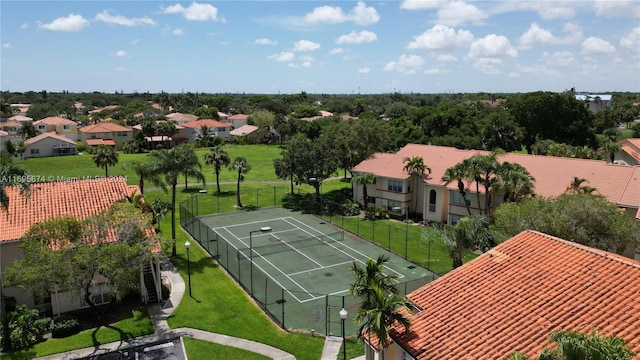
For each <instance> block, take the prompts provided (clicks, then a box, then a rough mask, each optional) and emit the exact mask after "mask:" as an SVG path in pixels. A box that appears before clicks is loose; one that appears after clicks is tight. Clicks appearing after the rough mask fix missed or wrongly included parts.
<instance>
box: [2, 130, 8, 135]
mask: <svg viewBox="0 0 640 360" xmlns="http://www.w3.org/2000/svg"><path fill="white" fill-rule="evenodd" d="M0 136H9V133H8V132H6V131H4V130H0Z"/></svg>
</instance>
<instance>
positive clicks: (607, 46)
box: [581, 36, 616, 55]
mask: <svg viewBox="0 0 640 360" xmlns="http://www.w3.org/2000/svg"><path fill="white" fill-rule="evenodd" d="M615 52H616V48H615V47H614V46H613V45H611V43H609V42H608V41H606V40H603V39H601V38H598V37H595V36H590V37H588V38H586V39H585V40H584V41H583V42H582V51H581V53H582V54H585V55H592V54H594V55H595V54H601V55H609V54H613V53H615Z"/></svg>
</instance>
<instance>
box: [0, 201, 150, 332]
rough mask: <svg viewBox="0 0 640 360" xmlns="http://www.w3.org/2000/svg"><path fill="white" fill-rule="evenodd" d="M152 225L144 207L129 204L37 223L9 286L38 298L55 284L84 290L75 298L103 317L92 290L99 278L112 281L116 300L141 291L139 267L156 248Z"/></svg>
mask: <svg viewBox="0 0 640 360" xmlns="http://www.w3.org/2000/svg"><path fill="white" fill-rule="evenodd" d="M148 227H149V224H148V221H147V218H146V217H144V216H143V215H142V213H141V212H140V210H139V209H136V208H135V207H134V206H133V205H132V204H128V203H124V202H120V203H116V204H114V205H113V206H112V207H111V208H109V209H108V210H107V211H105V212H102V213H100V214H98V215H94V216H91V217H89V218H87V219H84V220H79V219H74V218H70V217H62V218H55V219H49V220H46V221H43V222H41V223H38V224H35V225H33V226H32V227H31V228H30V229H29V231H27V233H26V234H25V235H24V236H23V238H22V239H21V241H20V248H21V249H22V250H23V253H24V258H23V259H21V260H17V261H14V262H13V263H12V264H11V266H9V268H8V269H7V274H6V281H5V285H6V286H14V287H18V288H20V289H23V290H32V291H33V292H34V294H35V296H44V295H45V294H47V293H49V292H50V291H51V290H53V287H56V286H57V287H58V288H59V289H79V290H81V291H80V292H71V294H72V296H76V297H77V296H81V297H82V299H83V300H84V301H85V302H86V303H87V305H89V306H90V307H91V308H92V309H93V310H94V311H95V313H96V315H97V317H98V319H99V320H100V319H101V316H102V314H103V312H100V311H98V308H97V304H96V303H95V302H94V299H93V298H92V296H91V291H90V290H91V287H92V285H93V283H94V280H95V278H96V276H98V275H102V276H104V277H106V278H107V279H109V287H110V293H111V294H112V295H113V299H114V300H120V299H122V298H123V297H124V296H125V295H126V294H127V293H129V292H130V291H132V290H138V287H139V284H140V269H141V267H142V265H144V264H146V263H148V262H149V259H150V257H151V256H152V249H153V247H154V246H155V239H154V238H152V237H149V236H148V234H147V231H146V229H147V228H148ZM103 311H107V309H103Z"/></svg>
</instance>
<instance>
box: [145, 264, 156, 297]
mask: <svg viewBox="0 0 640 360" xmlns="http://www.w3.org/2000/svg"><path fill="white" fill-rule="evenodd" d="M143 274H144V287H145V288H146V289H147V296H148V298H149V301H148V303H150V304H151V303H157V302H158V301H159V300H160V299H158V294H157V293H156V285H155V283H154V281H153V273H152V272H151V266H150V265H149V264H147V265H145V266H144V268H143Z"/></svg>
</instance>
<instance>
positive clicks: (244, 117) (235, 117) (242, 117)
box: [228, 114, 249, 120]
mask: <svg viewBox="0 0 640 360" xmlns="http://www.w3.org/2000/svg"><path fill="white" fill-rule="evenodd" d="M248 118H249V115H247V114H235V115H231V116H229V118H228V119H229V120H247V119H248Z"/></svg>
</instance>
